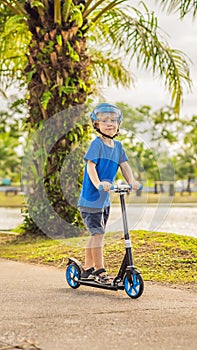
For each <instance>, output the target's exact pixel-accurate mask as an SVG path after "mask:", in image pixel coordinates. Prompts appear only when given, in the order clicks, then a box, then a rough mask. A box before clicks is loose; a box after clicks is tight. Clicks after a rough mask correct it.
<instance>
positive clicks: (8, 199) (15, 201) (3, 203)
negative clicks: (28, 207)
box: [0, 192, 25, 208]
mask: <svg viewBox="0 0 197 350" xmlns="http://www.w3.org/2000/svg"><path fill="white" fill-rule="evenodd" d="M24 206H25V199H24V196H23V195H22V194H17V195H16V196H15V195H14V193H8V194H7V196H6V195H5V193H4V192H0V207H16V208H17V207H19V208H21V207H24Z"/></svg>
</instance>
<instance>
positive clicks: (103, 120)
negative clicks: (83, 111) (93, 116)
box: [97, 112, 119, 136]
mask: <svg viewBox="0 0 197 350" xmlns="http://www.w3.org/2000/svg"><path fill="white" fill-rule="evenodd" d="M118 117H119V116H118V115H117V114H116V113H109V112H108V113H98V114H97V118H98V123H99V129H100V130H101V132H103V133H104V134H106V135H109V136H113V135H114V134H116V132H117V130H118Z"/></svg>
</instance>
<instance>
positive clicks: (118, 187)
mask: <svg viewBox="0 0 197 350" xmlns="http://www.w3.org/2000/svg"><path fill="white" fill-rule="evenodd" d="M142 189H143V185H142V184H140V187H139V190H140V191H141V190H142ZM98 190H99V191H100V192H101V191H103V185H99V188H98ZM116 190H117V191H125V190H132V185H116V186H114V185H111V186H110V191H116Z"/></svg>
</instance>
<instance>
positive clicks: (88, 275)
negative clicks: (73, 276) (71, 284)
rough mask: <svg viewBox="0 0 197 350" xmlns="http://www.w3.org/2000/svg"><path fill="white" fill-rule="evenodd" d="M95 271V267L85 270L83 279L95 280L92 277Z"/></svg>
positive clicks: (82, 275)
mask: <svg viewBox="0 0 197 350" xmlns="http://www.w3.org/2000/svg"><path fill="white" fill-rule="evenodd" d="M93 271H94V267H90V268H89V269H88V270H84V271H83V272H82V274H81V278H82V279H83V278H91V277H92V279H94V277H93V276H92V273H93Z"/></svg>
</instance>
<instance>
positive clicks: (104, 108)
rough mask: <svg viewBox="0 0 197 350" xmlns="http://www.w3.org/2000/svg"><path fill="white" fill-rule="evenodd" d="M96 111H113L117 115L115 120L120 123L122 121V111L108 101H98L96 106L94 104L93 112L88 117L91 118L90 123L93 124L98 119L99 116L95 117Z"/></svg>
mask: <svg viewBox="0 0 197 350" xmlns="http://www.w3.org/2000/svg"><path fill="white" fill-rule="evenodd" d="M98 113H115V114H116V115H117V122H118V123H119V124H120V123H121V121H122V112H121V110H120V109H119V108H118V107H116V106H114V105H111V104H109V103H106V102H104V103H100V104H99V105H98V106H96V107H95V108H94V110H93V112H92V113H91V114H90V118H91V120H92V123H93V124H94V122H95V121H98V120H99V118H98V117H97V115H98Z"/></svg>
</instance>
